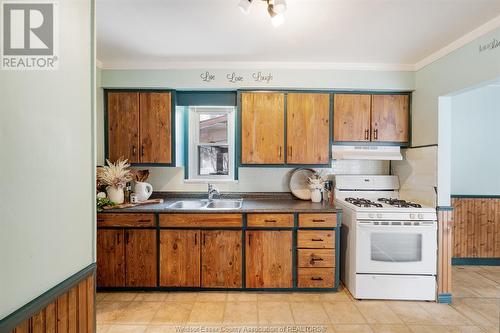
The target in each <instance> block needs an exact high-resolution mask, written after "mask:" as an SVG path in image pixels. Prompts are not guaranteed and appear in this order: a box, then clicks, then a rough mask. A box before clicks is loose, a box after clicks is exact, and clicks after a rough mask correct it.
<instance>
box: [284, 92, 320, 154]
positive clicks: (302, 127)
mask: <svg viewBox="0 0 500 333" xmlns="http://www.w3.org/2000/svg"><path fill="white" fill-rule="evenodd" d="M286 118H287V146H288V147H287V149H288V151H287V157H286V161H287V163H290V164H326V163H328V161H329V151H330V96H329V95H328V94H296V93H294V94H288V96H287V116H286Z"/></svg>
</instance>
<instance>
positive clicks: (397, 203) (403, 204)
mask: <svg viewBox="0 0 500 333" xmlns="http://www.w3.org/2000/svg"><path fill="white" fill-rule="evenodd" d="M377 201H379V202H383V203H385V204H388V205H391V206H394V207H399V208H422V205H420V204H418V203H414V202H410V201H406V200H402V199H394V198H390V199H388V198H378V199H377Z"/></svg>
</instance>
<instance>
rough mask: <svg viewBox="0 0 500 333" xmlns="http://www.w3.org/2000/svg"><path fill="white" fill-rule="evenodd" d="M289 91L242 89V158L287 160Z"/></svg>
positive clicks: (268, 161) (259, 161) (273, 161)
mask: <svg viewBox="0 0 500 333" xmlns="http://www.w3.org/2000/svg"><path fill="white" fill-rule="evenodd" d="M284 147H285V95H284V94H283V93H264V92H257V93H242V95H241V162H242V163H243V164H283V163H284V162H285V152H284Z"/></svg>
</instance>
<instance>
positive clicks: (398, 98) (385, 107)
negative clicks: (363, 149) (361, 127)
mask: <svg viewBox="0 0 500 333" xmlns="http://www.w3.org/2000/svg"><path fill="white" fill-rule="evenodd" d="M372 103H373V105H372V137H371V139H372V141H387V142H408V141H409V118H410V114H409V96H408V95H373V102H372Z"/></svg>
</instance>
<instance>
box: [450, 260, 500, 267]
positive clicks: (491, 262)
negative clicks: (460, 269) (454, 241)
mask: <svg viewBox="0 0 500 333" xmlns="http://www.w3.org/2000/svg"><path fill="white" fill-rule="evenodd" d="M451 264H452V265H463V266H466V265H471V266H472V265H477V266H500V258H451Z"/></svg>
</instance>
